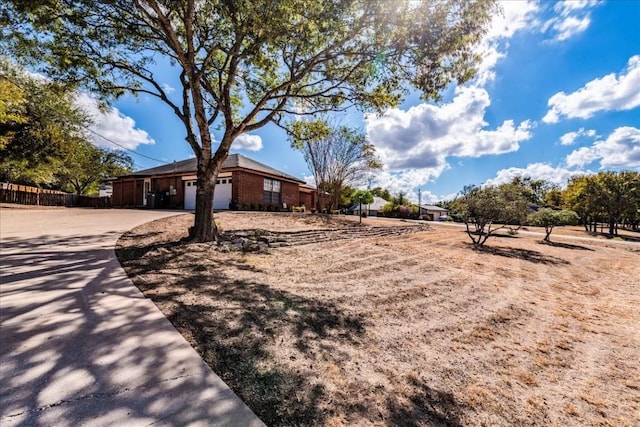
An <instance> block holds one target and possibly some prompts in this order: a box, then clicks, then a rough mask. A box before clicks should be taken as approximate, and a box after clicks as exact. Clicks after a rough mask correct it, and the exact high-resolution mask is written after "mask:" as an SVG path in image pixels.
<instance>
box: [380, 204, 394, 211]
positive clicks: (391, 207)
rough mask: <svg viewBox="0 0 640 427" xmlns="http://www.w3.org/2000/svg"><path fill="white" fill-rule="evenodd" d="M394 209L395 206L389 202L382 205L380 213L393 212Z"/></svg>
mask: <svg viewBox="0 0 640 427" xmlns="http://www.w3.org/2000/svg"><path fill="white" fill-rule="evenodd" d="M395 208H396V205H394V204H393V203H391V202H389V203H387V204H386V205H384V206H383V207H382V212H384V213H391V212H393V211H394V210H395Z"/></svg>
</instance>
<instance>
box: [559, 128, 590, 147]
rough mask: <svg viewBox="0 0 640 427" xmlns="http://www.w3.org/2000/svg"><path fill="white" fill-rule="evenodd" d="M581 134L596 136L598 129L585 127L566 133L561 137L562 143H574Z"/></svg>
mask: <svg viewBox="0 0 640 427" xmlns="http://www.w3.org/2000/svg"><path fill="white" fill-rule="evenodd" d="M581 136H588V137H592V138H593V137H594V136H596V131H595V130H593V129H589V130H585V128H580V129H578V130H577V131H575V132H568V133H565V134H564V135H562V136H561V137H560V144H562V145H572V144H574V143H575V142H576V140H577V139H578V138H579V137H581Z"/></svg>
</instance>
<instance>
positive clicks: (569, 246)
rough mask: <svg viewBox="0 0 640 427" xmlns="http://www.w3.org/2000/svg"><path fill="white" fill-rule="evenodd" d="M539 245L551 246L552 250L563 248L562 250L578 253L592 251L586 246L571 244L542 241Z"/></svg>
mask: <svg viewBox="0 0 640 427" xmlns="http://www.w3.org/2000/svg"><path fill="white" fill-rule="evenodd" d="M540 244H541V245H547V246H552V247H554V248H564V249H574V250H579V251H592V252H593V251H594V249H591V248H587V247H586V246H580V245H572V244H571V243H561V242H550V241H547V242H545V241H542V242H540Z"/></svg>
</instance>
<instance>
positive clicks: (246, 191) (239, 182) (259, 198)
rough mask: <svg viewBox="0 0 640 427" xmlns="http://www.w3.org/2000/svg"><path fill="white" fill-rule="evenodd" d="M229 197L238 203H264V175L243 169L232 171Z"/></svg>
mask: <svg viewBox="0 0 640 427" xmlns="http://www.w3.org/2000/svg"><path fill="white" fill-rule="evenodd" d="M232 179H233V187H232V188H231V197H232V198H233V199H234V200H236V201H237V202H238V204H240V205H250V204H253V205H262V204H264V192H263V188H264V177H262V176H260V175H254V174H252V173H247V172H244V171H235V172H233V178H232Z"/></svg>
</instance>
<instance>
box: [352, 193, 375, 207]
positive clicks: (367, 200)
mask: <svg viewBox="0 0 640 427" xmlns="http://www.w3.org/2000/svg"><path fill="white" fill-rule="evenodd" d="M351 200H352V201H353V203H354V204H358V203H362V204H363V205H370V204H371V203H373V193H371V191H369V190H356V191H354V192H353V193H352V194H351Z"/></svg>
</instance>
